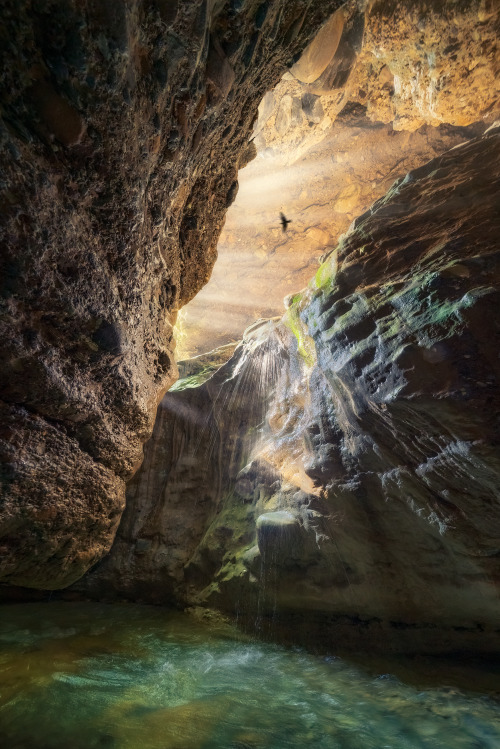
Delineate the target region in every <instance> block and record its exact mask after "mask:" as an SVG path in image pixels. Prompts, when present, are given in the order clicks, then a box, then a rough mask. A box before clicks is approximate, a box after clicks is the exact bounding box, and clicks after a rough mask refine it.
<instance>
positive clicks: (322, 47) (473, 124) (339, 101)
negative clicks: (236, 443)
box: [181, 0, 500, 356]
mask: <svg viewBox="0 0 500 749" xmlns="http://www.w3.org/2000/svg"><path fill="white" fill-rule="evenodd" d="M499 29H500V17H499V13H498V7H497V6H495V4H494V3H488V2H479V0H475V1H474V2H472V3H457V2H439V3H438V2H436V3H428V2H422V1H421V0H414V1H413V2H411V3H405V4H401V3H395V2H388V1H387V0H384V1H380V2H370V3H363V2H356V1H352V2H348V3H346V4H345V5H343V6H342V7H341V8H339V10H338V11H336V13H335V14H334V15H333V16H332V17H331V19H330V20H329V21H328V23H327V24H325V26H324V27H323V29H322V30H321V31H320V32H319V33H318V34H317V35H316V36H315V38H314V39H313V41H312V42H311V43H310V44H309V45H308V47H307V48H306V50H305V51H304V53H303V54H302V56H301V57H300V59H299V60H298V61H297V62H296V64H295V65H294V66H293V67H292V68H291V70H290V71H289V72H287V73H285V75H284V76H283V77H282V79H281V81H280V83H279V85H278V86H277V87H276V88H275V89H274V90H273V91H269V92H268V93H267V94H266V96H265V97H264V99H263V101H262V102H261V104H260V107H259V119H258V121H257V122H256V124H255V127H254V136H255V137H254V141H253V144H254V145H255V147H256V153H257V158H256V159H255V160H253V161H252V163H250V164H249V165H248V166H247V167H246V168H245V169H244V170H242V172H241V173H240V189H239V192H238V195H237V196H236V200H235V203H234V204H233V206H232V207H231V209H230V210H229V212H228V216H227V220H226V224H225V227H224V230H223V233H222V235H221V238H220V243H219V259H218V262H217V264H216V266H215V268H214V272H213V274H212V277H211V280H210V282H209V284H208V285H207V286H206V287H205V288H204V289H203V290H202V291H201V293H200V294H199V295H198V296H197V297H196V299H194V300H193V301H192V302H191V303H190V305H189V306H188V307H187V308H186V309H185V310H184V311H183V314H182V318H183V329H184V330H185V332H186V334H187V335H186V340H185V342H184V341H182V342H181V348H182V349H183V356H187V355H191V356H193V355H194V354H198V353H201V352H203V351H206V350H208V349H209V348H213V347H215V346H219V345H222V344H223V343H226V342H227V341H228V340H231V339H233V340H239V339H240V338H241V335H242V332H243V330H244V329H245V328H246V327H247V326H248V325H249V324H251V322H253V320H255V319H257V318H259V317H271V316H274V315H278V314H279V315H281V314H282V300H283V298H284V297H286V296H287V295H288V294H290V293H291V292H294V291H296V290H297V289H300V288H302V287H303V286H305V285H306V284H307V283H308V281H309V279H310V277H311V275H313V274H314V273H315V271H316V270H317V267H318V264H319V260H320V258H321V256H322V255H323V254H324V253H325V252H326V251H328V249H331V248H332V247H334V246H335V245H336V243H337V241H338V239H339V237H340V235H341V234H342V233H343V232H344V231H346V230H347V229H348V227H349V225H350V223H351V222H352V221H353V219H354V218H355V217H356V216H359V215H360V214H361V213H363V212H364V211H366V210H367V209H368V207H369V206H370V205H371V204H372V203H373V202H374V201H375V200H377V199H378V198H380V197H382V196H383V195H384V194H385V193H386V192H387V190H388V189H389V187H390V185H391V184H392V182H393V181H394V180H395V179H396V178H397V177H400V176H404V175H405V174H406V173H407V172H408V171H410V170H411V169H415V168H417V167H419V166H422V165H423V164H425V163H426V162H427V161H429V160H430V159H432V158H434V157H435V156H438V155H440V154H441V153H443V152H444V151H446V150H448V149H449V148H452V147H453V146H455V145H457V144H459V143H462V142H464V141H466V140H469V139H470V138H472V137H474V136H477V135H479V134H481V133H482V132H483V131H484V129H485V128H486V126H487V125H488V124H491V123H492V122H493V121H494V119H495V118H496V117H498V116H499V104H498V102H499V100H500V90H499V84H498V81H499V80H500V78H499V75H498V73H499V70H498V56H497V53H496V45H497V39H498V32H499ZM280 211H283V212H284V213H285V214H286V216H287V217H288V218H289V219H291V220H292V223H291V224H290V225H289V226H288V231H287V233H286V234H284V233H283V232H282V231H281V227H280V222H279V214H280Z"/></svg>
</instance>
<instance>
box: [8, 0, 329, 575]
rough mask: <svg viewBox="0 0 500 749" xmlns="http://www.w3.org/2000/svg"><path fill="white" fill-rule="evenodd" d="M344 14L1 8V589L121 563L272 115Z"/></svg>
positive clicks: (259, 6) (156, 7) (135, 5)
mask: <svg viewBox="0 0 500 749" xmlns="http://www.w3.org/2000/svg"><path fill="white" fill-rule="evenodd" d="M338 5H339V2H338V0H328V1H327V2H324V3H321V4H311V3H310V2H306V0H292V1H291V2H290V1H289V0H287V1H286V2H285V0H269V2H264V3H255V2H253V1H251V0H248V1H245V0H242V1H241V2H225V3H213V2H207V1H206V0H196V1H195V2H186V3H179V2H176V1H175V2H171V1H170V0H161V2H160V0H141V1H139V2H123V3H121V2H109V1H108V0H102V1H99V2H97V1H94V0H92V1H91V2H87V3H81V2H79V1H78V0H70V1H67V0H65V1H64V2H62V0H46V1H44V2H38V3H31V2H27V1H23V0H15V1H14V0H5V2H3V3H2V26H1V29H0V55H1V69H2V107H1V112H0V114H1V122H0V125H1V131H0V143H1V171H2V183H1V185H0V187H1V197H0V211H1V215H2V222H1V223H2V236H1V242H2V250H1V259H0V262H1V290H0V298H1V311H0V326H1V337H2V355H1V364H0V387H1V393H2V406H1V409H2V420H1V423H2V427H1V434H0V440H1V441H0V455H1V461H2V473H1V486H2V495H1V507H0V512H1V516H0V550H1V562H0V577H1V579H2V580H3V581H4V582H7V583H11V584H18V585H24V586H33V587H44V588H58V587H61V586H64V585H67V584H69V583H70V582H72V581H73V580H75V579H77V578H78V577H79V576H81V575H82V574H83V573H84V572H85V570H86V569H88V567H89V566H90V565H91V564H92V563H93V562H95V561H97V560H98V559H99V558H100V557H101V556H102V555H103V554H104V553H105V552H106V551H107V550H108V548H109V546H110V544H111V542H112V539H113V536H114V533H115V531H116V527H117V523H118V521H119V518H120V514H121V512H122V510H123V505H124V482H125V480H126V479H128V478H129V477H130V476H131V474H132V473H133V471H134V470H135V468H136V467H137V465H138V464H139V463H140V461H141V457H142V452H141V450H142V444H143V442H144V441H145V440H146V439H147V437H148V436H149V435H150V433H151V429H152V426H153V419H154V415H155V411H156V406H157V403H158V401H159V399H160V398H161V396H162V395H163V393H164V392H165V391H166V389H167V388H168V387H169V385H171V384H172V382H173V381H174V380H175V377H176V367H175V363H174V361H173V341H172V324H173V322H174V320H175V313H176V310H177V309H178V308H179V307H180V306H181V305H182V304H184V303H185V302H187V301H188V300H189V299H191V298H192V297H193V296H194V294H195V293H196V292H197V291H198V290H199V288H200V287H201V286H202V285H203V284H204V283H205V282H206V281H207V279H208V277H209V275H210V271H211V268H212V265H213V263H214V260H215V257H216V243H217V238H218V235H219V233H220V230H221V227H222V224H223V221H224V214H225V211H226V209H227V206H228V205H229V204H230V202H231V201H232V200H233V199H234V196H235V194H236V188H237V183H236V175H237V170H238V167H239V164H240V159H241V160H243V161H244V160H245V159H246V158H248V146H247V143H248V139H249V136H250V132H251V128H252V124H253V121H254V118H255V115H256V108H257V105H258V103H259V101H260V100H261V98H262V96H263V95H264V93H265V92H266V90H268V89H270V88H272V87H273V86H274V85H275V84H276V82H277V80H278V79H279V77H280V75H281V74H282V73H283V71H284V70H285V68H286V66H287V65H290V64H292V63H293V61H294V59H296V58H297V56H298V53H299V52H300V51H301V50H302V49H303V48H304V46H305V45H306V44H307V42H308V41H309V40H310V38H311V36H312V34H313V32H315V31H316V30H317V29H318V28H319V27H320V25H321V23H322V22H323V21H324V20H325V19H326V18H327V17H328V16H329V14H331V13H332V11H334V10H335V9H336V7H338Z"/></svg>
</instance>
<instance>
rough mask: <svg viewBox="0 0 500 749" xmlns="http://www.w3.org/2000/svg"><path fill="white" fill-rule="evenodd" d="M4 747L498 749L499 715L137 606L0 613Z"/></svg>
mask: <svg viewBox="0 0 500 749" xmlns="http://www.w3.org/2000/svg"><path fill="white" fill-rule="evenodd" d="M0 746H2V747H6V748H7V747H8V749H60V748H61V749H62V747H64V749H68V748H71V749H80V747H81V748H82V749H92V748H93V747H96V748H97V747H99V748H103V747H109V748H113V749H261V748H263V747H266V748H267V749H296V748H297V749H299V748H300V749H303V747H314V749H423V748H426V749H441V748H442V749H498V748H499V747H500V704H499V702H498V701H496V700H495V699H493V698H492V697H489V696H487V695H485V694H480V693H473V692H471V693H467V692H465V691H463V690H461V689H457V688H451V687H447V686H442V687H432V688H429V687H426V688H417V687H415V686H410V685H409V684H406V683H403V682H402V681H400V680H399V679H398V678H396V677H395V676H391V675H389V674H382V675H380V674H379V675H376V674H373V673H370V672H368V671H365V670H364V669H363V668H362V667H360V666H359V665H357V666H355V665H353V664H352V663H351V662H349V661H347V660H343V659H340V658H336V657H334V656H314V655H311V654H309V653H307V652H305V651H303V650H298V649H295V650H294V649H290V648H285V647H280V646H277V645H273V644H269V643H263V642H259V641H255V640H252V639H250V638H247V637H244V636H243V635H241V634H239V633H238V632H237V631H236V630H233V629H232V628H230V627H229V626H225V627H224V626H222V625H218V626H215V625H209V624H206V623H203V622H201V621H197V620H196V619H194V618H193V617H190V616H188V615H172V614H170V613H168V612H165V611H163V610H161V609H157V608H152V607H147V606H132V605H126V604H124V605H104V604H102V605H101V604H91V603H50V604H20V605H9V606H3V607H2V608H1V615H0Z"/></svg>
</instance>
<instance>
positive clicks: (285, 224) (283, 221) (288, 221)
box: [280, 213, 292, 231]
mask: <svg viewBox="0 0 500 749" xmlns="http://www.w3.org/2000/svg"><path fill="white" fill-rule="evenodd" d="M280 219H281V228H282V229H283V231H286V230H287V229H288V224H291V223H292V220H291V219H288V218H287V217H286V216H285V214H284V213H280Z"/></svg>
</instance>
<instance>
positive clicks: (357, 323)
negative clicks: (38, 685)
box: [81, 129, 500, 651]
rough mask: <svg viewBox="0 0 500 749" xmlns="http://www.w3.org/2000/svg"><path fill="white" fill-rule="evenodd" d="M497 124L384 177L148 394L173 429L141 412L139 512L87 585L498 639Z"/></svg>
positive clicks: (454, 641)
mask: <svg viewBox="0 0 500 749" xmlns="http://www.w3.org/2000/svg"><path fill="white" fill-rule="evenodd" d="M499 141H500V135H499V131H498V129H496V130H495V129H491V130H490V131H488V132H487V133H486V134H485V136H483V137H481V138H478V139H474V140H472V141H470V142H468V143H466V144H465V145H463V146H461V147H459V148H455V149H452V150H450V151H448V152H446V153H445V154H443V155H442V156H441V157H439V158H436V159H434V160H432V161H430V162H429V163H428V164H426V165H425V166H423V167H421V168H419V169H417V170H414V171H413V172H410V173H409V174H408V175H407V176H406V177H405V178H404V179H401V180H398V181H397V182H395V183H394V185H393V186H392V188H391V189H390V190H389V191H388V193H387V194H386V195H385V196H384V197H383V198H382V199H380V200H379V201H377V202H376V203H374V204H373V205H372V206H371V208H370V209H369V211H367V212H366V213H365V214H363V215H362V216H360V217H359V218H358V219H356V221H355V222H354V223H353V225H352V227H351V228H350V230H349V231H348V232H347V233H346V234H345V235H344V236H343V238H342V239H341V241H340V242H339V244H338V245H337V246H336V248H335V249H334V251H333V252H332V253H331V254H330V255H329V257H328V258H327V259H326V260H325V262H324V263H323V265H322V266H321V267H320V269H319V271H318V272H317V274H316V275H315V278H314V279H313V280H312V281H311V282H310V284H309V286H308V287H307V288H306V289H305V290H304V291H303V292H302V293H300V294H297V295H295V296H293V297H291V298H290V300H289V306H288V310H287V312H286V313H285V316H284V317H283V319H282V320H281V321H269V322H267V323H265V322H263V323H261V324H259V325H257V326H255V327H254V329H253V330H249V331H248V332H247V334H246V336H245V338H244V340H243V342H242V344H241V345H240V346H238V347H237V348H236V350H235V352H234V355H233V357H232V358H231V359H230V360H229V361H228V362H227V363H226V364H224V365H223V366H222V367H221V368H220V369H219V370H218V371H217V372H216V373H215V374H213V376H212V377H211V378H209V379H208V380H207V381H206V382H205V383H204V384H202V385H201V386H200V387H196V388H192V389H189V388H186V389H184V390H181V391H180V392H177V393H169V394H167V395H166V396H165V398H164V400H163V403H162V409H163V410H167V409H168V410H169V411H170V412H171V413H172V414H173V416H174V423H175V429H176V430H177V434H176V436H175V437H174V436H173V433H172V428H171V426H170V424H169V422H167V421H166V420H165V421H163V422H162V423H159V424H158V425H157V430H158V431H157V436H156V439H154V440H151V441H150V442H149V443H148V444H147V446H146V450H145V453H146V459H145V462H144V466H143V468H142V469H141V471H140V472H139V473H138V474H137V476H136V477H135V479H134V484H133V485H132V486H131V488H130V494H129V502H128V505H127V513H129V517H130V518H134V523H135V526H134V527H133V528H132V525H131V524H126V525H123V527H122V528H121V529H120V531H119V534H118V537H117V542H116V543H115V546H114V547H113V549H112V551H111V554H110V556H109V557H108V559H107V560H106V561H105V562H104V563H102V564H101V565H100V566H98V567H97V568H96V571H95V572H94V573H93V575H91V576H89V577H87V578H86V580H85V581H84V585H83V589H85V590H86V591H87V592H89V591H91V592H92V593H93V594H97V595H99V594H101V593H102V591H107V593H108V594H111V592H112V591H114V594H115V595H132V596H133V595H137V591H136V589H135V588H134V587H133V585H130V584H129V581H130V580H137V579H141V580H142V581H143V584H142V585H141V591H142V592H143V594H144V596H145V598H147V599H148V598H150V597H151V599H154V600H158V599H161V598H162V597H163V598H167V597H170V600H176V601H178V602H180V603H183V604H193V603H196V604H200V603H201V604H203V605H209V606H213V607H215V608H220V609H223V610H225V611H228V612H230V613H233V614H235V615H237V616H239V617H240V619H243V620H244V619H245V617H248V619H249V620H250V619H251V620H252V621H255V617H256V615H257V618H258V617H259V616H260V617H263V618H266V617H270V618H271V619H272V621H273V622H274V623H275V625H276V626H283V627H286V628H288V629H290V628H293V626H294V624H295V625H296V626H297V627H298V628H303V627H306V628H307V631H308V633H309V635H310V636H311V637H316V636H317V637H322V638H326V639H327V640H328V641H330V642H332V641H335V640H336V638H340V639H341V640H342V642H343V644H344V645H346V644H349V643H352V644H354V645H355V646H356V647H359V646H360V644H361V643H362V644H364V645H365V646H369V647H373V646H378V647H382V648H383V649H389V650H390V649H393V650H398V649H404V650H408V649H410V650H411V649H413V650H417V651H422V650H454V649H456V648H457V647H460V648H466V649H470V650H476V651H480V650H483V651H488V650H494V649H495V648H497V647H498V636H499V633H498V619H499V613H500V598H499V590H498V579H499V564H500V561H499V560H500V534H499V528H500V516H499V513H500V506H499V503H498V496H499V490H500V486H499V478H498V477H499V475H500V471H499V469H500V466H499V458H498V440H499V414H500V400H499V392H500V391H499V387H498V378H499V375H500V371H499V359H498V350H499V342H500V341H499V336H500V331H499V328H498V320H497V315H496V309H497V305H498V284H499V275H498V274H499V270H498V269H499V255H498V241H497V238H498V233H499V230H500V226H499V225H498V220H499V217H498V211H497V205H498V199H499V195H498V175H499V171H500V143H499ZM160 432H162V434H161V436H160ZM203 435H204V436H203ZM174 446H175V447H174ZM162 451H170V452H169V455H166V454H165V452H164V453H163V454H162ZM188 464H189V466H190V470H189V474H188V475H189V480H190V481H191V483H190V484H189V486H188V485H187V484H183V483H182V477H181V474H182V471H183V470H185V466H187V465H188ZM160 484H161V490H159V486H160ZM134 508H135V509H134ZM140 513H141V516H142V517H145V518H149V520H151V519H152V518H153V517H154V523H150V527H151V532H152V533H153V529H154V533H156V536H155V539H156V540H155V541H153V544H154V547H153V548H146V546H145V545H143V546H141V550H140V552H139V550H137V548H136V547H135V545H136V544H137V539H138V538H140V537H142V536H143V535H145V529H147V527H148V523H147V522H146V521H144V520H138V518H139V517H140ZM125 517H126V516H125ZM174 534H175V535H176V536H177V539H179V538H180V536H181V535H183V536H184V538H183V539H182V541H177V540H172V536H173V535H174ZM186 538H188V539H189V542H188V543H186V540H185V539H186ZM290 539H292V540H291V541H290ZM180 550H182V551H180ZM160 552H161V553H163V554H164V556H165V559H166V560H168V562H167V564H166V566H165V570H164V573H163V574H162V575H159V574H158V563H157V562H158V559H157V556H155V555H158V554H159V553H160ZM138 570H139V571H140V575H139V576H138V575H137V571H138ZM148 585H149V586H150V587H149V589H148V588H147V586H148ZM81 589H82V587H81ZM151 591H152V592H151ZM353 625H355V626H353Z"/></svg>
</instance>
